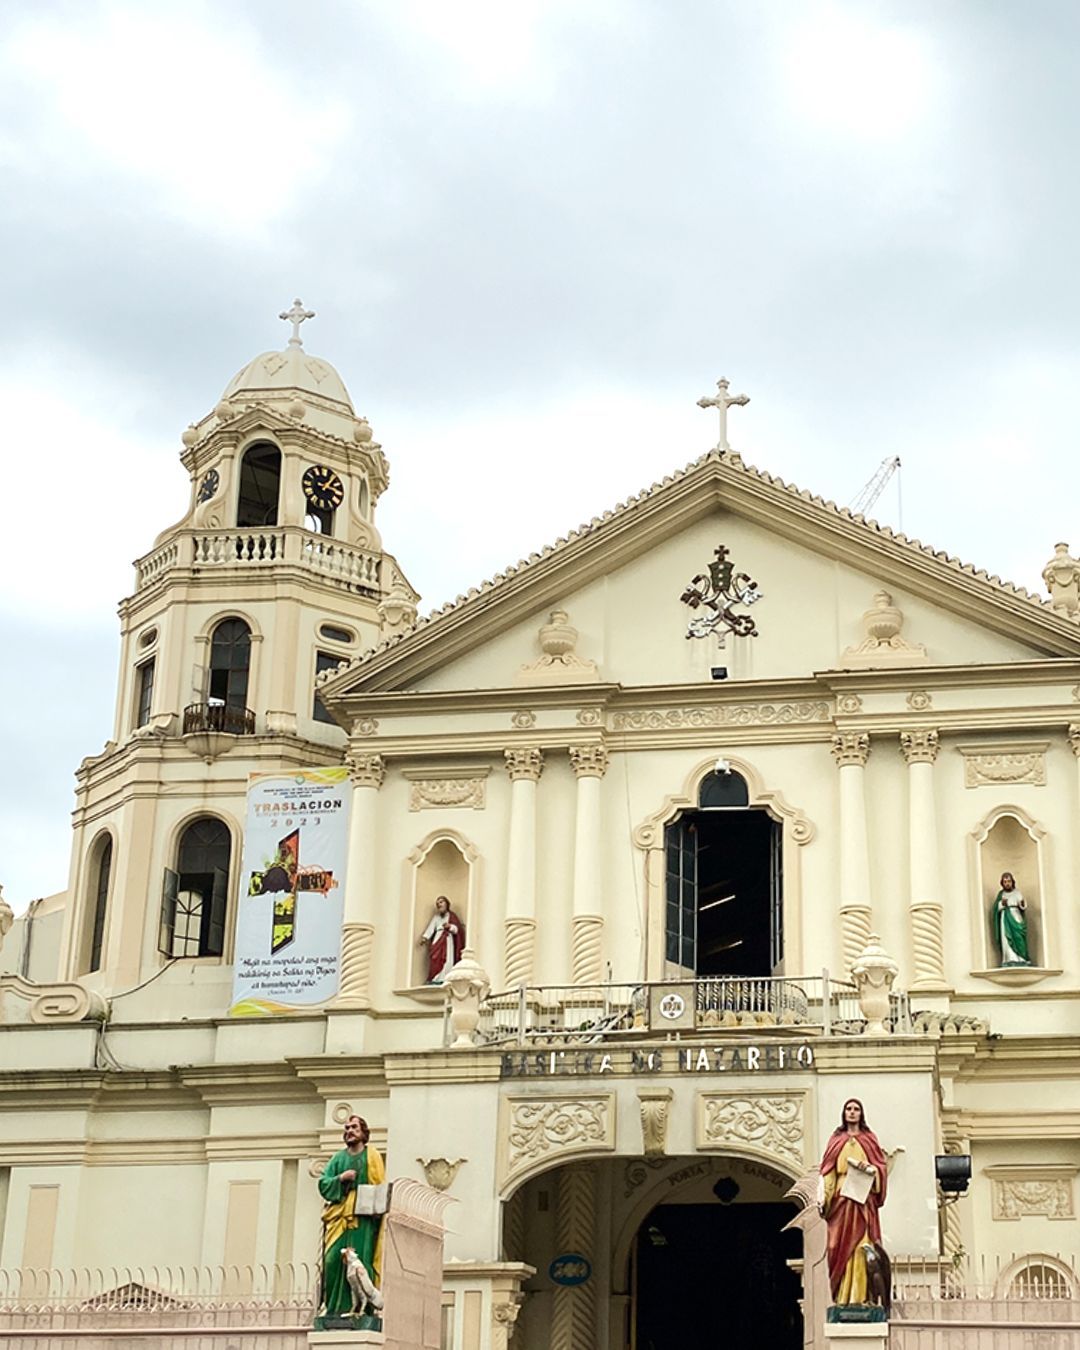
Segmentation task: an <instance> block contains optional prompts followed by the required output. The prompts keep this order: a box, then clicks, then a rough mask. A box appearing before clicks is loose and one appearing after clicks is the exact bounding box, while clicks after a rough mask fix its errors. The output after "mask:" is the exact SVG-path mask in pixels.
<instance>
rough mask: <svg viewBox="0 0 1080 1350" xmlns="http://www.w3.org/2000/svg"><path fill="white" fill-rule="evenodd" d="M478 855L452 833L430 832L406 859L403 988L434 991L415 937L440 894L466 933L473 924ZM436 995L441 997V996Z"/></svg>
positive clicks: (424, 950) (470, 938)
mask: <svg viewBox="0 0 1080 1350" xmlns="http://www.w3.org/2000/svg"><path fill="white" fill-rule="evenodd" d="M479 865H480V855H479V853H478V852H477V850H476V847H475V845H473V844H472V843H471V842H470V841H469V840H468V839H466V838H465V836H464V835H463V834H460V833H459V832H458V831H457V830H452V829H449V828H446V829H441V830H434V831H433V832H432V833H431V834H429V835H428V836H427V838H426V839H424V840H423V841H422V842H421V843H420V844H418V845H417V847H416V848H414V849H413V850H412V852H411V853H410V854H409V856H408V857H407V858H406V860H405V897H404V899H405V903H404V904H403V906H402V912H403V913H404V914H406V915H408V916H409V918H410V922H409V925H408V931H407V932H406V933H405V934H404V935H403V941H404V943H405V944H406V968H405V970H404V986H405V988H407V989H413V990H420V989H425V990H433V991H434V992H440V991H439V990H438V988H437V986H431V985H428V983H427V959H428V957H427V948H426V947H421V946H417V939H418V938H419V937H420V935H421V934H422V933H423V931H424V929H425V928H426V927H427V925H428V922H429V920H430V919H431V916H432V914H434V912H435V901H436V899H437V898H438V897H439V896H440V895H445V896H446V897H447V899H448V900H449V901H450V908H451V909H452V910H453V911H454V913H455V914H456V915H457V916H458V918H459V919H460V920H461V922H462V923H463V924H464V925H465V930H466V937H467V939H468V941H469V944H470V945H474V943H473V935H472V934H471V933H470V932H469V930H470V929H471V928H473V926H474V925H475V923H476V919H477V917H478V916H477V904H476V897H477V894H478V882H479ZM440 996H441V993H440Z"/></svg>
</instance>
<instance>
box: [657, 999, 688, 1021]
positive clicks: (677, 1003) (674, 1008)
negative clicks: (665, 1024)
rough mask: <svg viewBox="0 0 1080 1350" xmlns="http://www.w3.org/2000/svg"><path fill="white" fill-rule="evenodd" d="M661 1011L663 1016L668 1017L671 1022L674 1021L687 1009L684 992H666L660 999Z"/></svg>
mask: <svg viewBox="0 0 1080 1350" xmlns="http://www.w3.org/2000/svg"><path fill="white" fill-rule="evenodd" d="M659 1011H660V1016H661V1017H666V1018H667V1019H668V1021H669V1022H674V1021H675V1019H676V1018H678V1017H681V1016H682V1015H683V1013H684V1012H685V1011H686V999H684V998H683V996H682V994H665V995H664V997H663V998H662V999H661V1000H660V1004H659Z"/></svg>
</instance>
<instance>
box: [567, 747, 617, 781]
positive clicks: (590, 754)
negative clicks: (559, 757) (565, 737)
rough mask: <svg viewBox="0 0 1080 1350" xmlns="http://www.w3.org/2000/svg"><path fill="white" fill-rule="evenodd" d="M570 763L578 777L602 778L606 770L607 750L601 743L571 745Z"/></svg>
mask: <svg viewBox="0 0 1080 1350" xmlns="http://www.w3.org/2000/svg"><path fill="white" fill-rule="evenodd" d="M570 763H571V764H572V765H573V766H574V773H575V774H576V775H577V776H578V778H603V776H604V774H605V773H606V772H607V766H608V752H607V750H606V749H605V748H604V747H603V746H602V745H572V746H571V747H570Z"/></svg>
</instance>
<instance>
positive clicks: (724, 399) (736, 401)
mask: <svg viewBox="0 0 1080 1350" xmlns="http://www.w3.org/2000/svg"><path fill="white" fill-rule="evenodd" d="M730 387H731V386H730V385H729V384H728V382H727V380H724V379H720V380H717V381H716V393H715V394H713V395H712V396H711V397H709V398H699V399H698V401H697V405H698V407H699V408H715V409H716V411H717V412H718V413H719V414H720V439H719V440H718V441H717V442H716V448H717V450H730V449H731V446H730V445H729V444H728V438H727V410H728V409H729V408H730V407H732V406H734V407H737V408H745V407H746V405H747V404H748V403H749V402H750V399H749V398H748V397H747V395H746V394H729V393H728V389H729V388H730Z"/></svg>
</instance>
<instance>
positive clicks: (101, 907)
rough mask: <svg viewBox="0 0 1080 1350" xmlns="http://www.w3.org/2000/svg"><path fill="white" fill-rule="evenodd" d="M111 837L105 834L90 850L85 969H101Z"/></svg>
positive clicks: (110, 868) (110, 874) (111, 848)
mask: <svg viewBox="0 0 1080 1350" xmlns="http://www.w3.org/2000/svg"><path fill="white" fill-rule="evenodd" d="M112 854H113V846H112V837H111V836H110V835H106V836H105V837H104V838H103V839H101V840H99V841H98V843H97V844H95V846H94V848H93V850H92V851H91V855H90V856H91V862H90V888H89V892H88V896H89V901H90V915H89V918H90V943H89V952H88V955H87V958H86V970H87V973H88V974H89V973H90V972H91V971H94V970H100V969H101V949H102V945H103V943H104V941H105V916H106V913H107V911H108V906H109V883H110V881H111V880H112Z"/></svg>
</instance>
